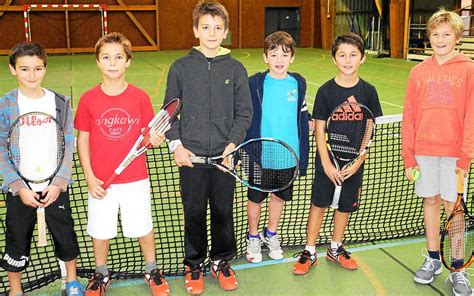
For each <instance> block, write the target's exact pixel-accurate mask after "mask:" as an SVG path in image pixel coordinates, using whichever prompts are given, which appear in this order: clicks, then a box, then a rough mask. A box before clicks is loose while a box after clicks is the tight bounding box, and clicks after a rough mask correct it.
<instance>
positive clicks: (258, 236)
mask: <svg viewBox="0 0 474 296" xmlns="http://www.w3.org/2000/svg"><path fill="white" fill-rule="evenodd" d="M247 238H248V239H251V238H260V235H258V233H257V234H256V235H253V234H250V232H248V233H247Z"/></svg>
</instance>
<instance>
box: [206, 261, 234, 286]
mask: <svg viewBox="0 0 474 296" xmlns="http://www.w3.org/2000/svg"><path fill="white" fill-rule="evenodd" d="M211 274H212V275H213V276H214V277H216V278H217V280H218V281H219V285H220V286H221V288H222V289H224V290H226V291H231V290H235V289H237V278H236V277H235V271H234V270H233V269H232V268H231V267H230V264H229V262H227V261H226V260H220V261H219V264H217V266H216V264H215V263H214V262H212V263H211Z"/></svg>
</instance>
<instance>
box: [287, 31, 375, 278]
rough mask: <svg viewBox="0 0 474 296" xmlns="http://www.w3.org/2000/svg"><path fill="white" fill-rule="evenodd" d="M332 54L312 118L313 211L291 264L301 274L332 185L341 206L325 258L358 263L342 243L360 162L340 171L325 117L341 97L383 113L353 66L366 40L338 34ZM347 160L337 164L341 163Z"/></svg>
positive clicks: (312, 254) (310, 261) (312, 256)
mask: <svg viewBox="0 0 474 296" xmlns="http://www.w3.org/2000/svg"><path fill="white" fill-rule="evenodd" d="M332 57H333V61H334V64H336V66H337V69H338V74H337V76H336V77H335V78H333V79H331V80H329V81H328V82H326V83H325V84H324V85H322V86H321V87H320V88H319V90H318V93H317V94H316V102H315V106H314V110H313V118H314V119H315V121H316V129H315V131H316V144H317V148H318V149H317V150H318V154H317V156H316V169H315V176H314V182H313V188H312V194H311V204H312V205H311V211H310V214H309V219H308V230H307V238H306V247H305V250H304V251H302V252H301V255H300V257H299V259H298V261H297V262H296V264H295V266H294V267H293V273H294V274H298V275H301V274H305V273H307V272H308V270H309V268H310V267H311V266H313V265H315V263H316V247H315V243H316V240H317V238H318V234H319V229H320V228H321V224H322V222H323V218H324V212H325V210H326V208H327V207H329V206H330V205H331V203H332V198H333V194H334V189H335V185H341V184H342V182H344V185H343V186H342V191H341V197H340V200H339V208H338V209H337V210H336V211H335V212H334V230H333V235H332V240H331V244H330V246H329V248H328V251H327V254H326V258H327V259H328V260H330V261H334V262H337V263H339V265H341V266H342V267H344V268H347V269H357V263H356V262H355V260H354V259H353V258H351V256H350V253H349V252H347V251H346V250H345V249H344V247H343V245H342V237H343V234H344V231H345V229H346V226H347V221H348V220H349V215H350V213H352V212H354V211H356V210H357V209H358V207H359V198H360V192H361V187H362V175H363V162H364V159H365V158H363V157H362V158H361V159H360V160H359V161H356V162H355V163H354V165H352V166H350V167H348V168H347V169H344V170H342V171H338V170H337V168H336V167H335V165H334V164H333V163H332V161H331V158H330V157H329V152H328V150H327V145H326V139H325V127H326V121H327V119H328V118H329V116H330V114H331V113H332V111H333V110H334V109H335V108H336V107H337V106H339V105H340V104H342V103H343V102H346V101H349V102H358V103H361V104H363V105H365V106H367V107H368V108H369V109H370V110H371V111H372V113H373V114H374V116H375V117H378V116H381V115H382V109H381V107H380V102H379V98H378V95H377V91H376V90H375V88H374V87H373V86H372V85H370V84H369V83H367V82H366V81H364V80H362V79H361V78H360V77H359V75H358V73H357V70H358V69H359V67H360V65H361V64H363V63H364V61H365V55H364V41H363V40H362V39H361V38H360V37H359V36H358V35H356V34H353V33H347V34H344V35H341V36H338V37H337V38H336V40H335V41H334V44H333V47H332ZM344 164H345V163H340V164H339V165H340V167H341V168H342V167H343V166H344Z"/></svg>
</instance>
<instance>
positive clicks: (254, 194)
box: [248, 185, 293, 203]
mask: <svg viewBox="0 0 474 296" xmlns="http://www.w3.org/2000/svg"><path fill="white" fill-rule="evenodd" d="M273 194H275V195H276V196H278V198H280V199H281V200H284V201H290V200H292V199H293V185H291V186H290V187H288V188H286V189H285V190H282V191H277V192H273ZM268 195H269V193H268V192H261V191H258V190H255V189H252V188H249V190H248V199H249V200H250V201H252V202H254V203H261V202H262V201H264V200H265V199H266V198H267V197H268Z"/></svg>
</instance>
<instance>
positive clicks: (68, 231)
mask: <svg viewBox="0 0 474 296" xmlns="http://www.w3.org/2000/svg"><path fill="white" fill-rule="evenodd" d="M9 62H10V65H9V67H10V72H11V74H12V75H14V76H16V78H17V81H18V85H19V86H18V88H15V89H13V90H12V91H10V92H9V93H7V94H5V95H4V96H3V97H1V98H0V157H1V163H0V174H1V176H2V179H3V184H2V188H3V189H4V190H6V191H7V194H6V205H7V215H6V227H7V230H6V235H5V239H6V248H5V252H4V254H3V256H2V258H1V259H0V266H1V267H3V268H4V269H5V270H6V271H7V272H8V280H9V282H10V295H23V294H22V293H23V290H22V288H21V273H22V271H23V270H25V268H26V267H27V266H28V264H29V260H30V259H29V256H30V248H31V239H32V235H33V229H34V227H35V223H36V209H37V208H38V207H44V208H45V214H46V221H47V225H48V228H49V230H50V232H51V234H52V235H53V237H54V244H55V253H56V256H57V257H58V258H59V259H61V260H62V261H64V262H65V265H66V270H67V283H66V289H67V294H68V295H83V290H82V285H81V284H80V283H79V281H77V276H76V258H77V256H78V254H79V247H78V244H77V237H76V233H75V232H74V221H73V219H72V217H71V208H70V204H69V192H68V188H67V186H68V184H70V183H71V182H72V179H71V171H72V154H73V148H74V134H73V131H74V129H73V114H72V110H71V106H70V101H69V98H68V97H65V96H63V95H61V94H58V93H55V92H53V91H50V90H47V89H44V88H42V87H41V83H42V81H43V78H44V77H45V75H46V65H47V56H46V52H45V51H44V49H43V48H42V47H41V46H40V45H39V44H37V43H34V42H28V43H27V42H21V43H19V44H17V45H15V47H13V49H12V51H11V52H10V56H9ZM33 111H38V112H45V113H48V114H50V115H51V116H53V117H55V118H56V119H57V120H58V121H59V123H60V124H61V125H62V127H63V129H64V133H65V143H66V150H65V156H64V160H63V162H62V165H61V167H60V168H59V171H58V173H57V174H56V176H55V177H54V178H53V180H52V182H51V184H50V185H48V184H31V185H30V186H31V189H30V188H28V186H27V184H25V182H24V181H23V180H22V179H21V177H20V176H19V175H18V173H17V172H16V171H15V170H14V168H13V167H12V165H11V163H10V161H9V159H8V152H7V148H6V147H7V138H8V131H9V129H10V125H11V124H12V123H13V122H14V121H15V119H17V118H18V117H19V116H21V115H23V114H26V113H28V112H33ZM51 141H55V140H54V139H51ZM25 147H33V146H28V145H25ZM32 149H36V147H33V148H32ZM30 154H31V155H35V154H36V157H41V156H42V154H41V152H39V151H38V150H34V152H33V153H30ZM46 161H47V159H46Z"/></svg>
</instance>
